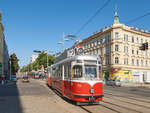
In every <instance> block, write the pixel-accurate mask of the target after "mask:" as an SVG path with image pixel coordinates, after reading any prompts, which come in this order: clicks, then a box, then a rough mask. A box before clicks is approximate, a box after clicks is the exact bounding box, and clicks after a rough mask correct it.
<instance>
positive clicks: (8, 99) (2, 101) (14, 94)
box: [0, 82, 23, 113]
mask: <svg viewBox="0 0 150 113" xmlns="http://www.w3.org/2000/svg"><path fill="white" fill-rule="evenodd" d="M0 113H23V110H22V106H21V102H20V99H19V91H18V87H17V84H16V83H15V82H8V83H7V84H5V85H3V86H2V85H0Z"/></svg>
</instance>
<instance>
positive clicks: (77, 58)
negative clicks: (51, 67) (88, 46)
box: [55, 54, 101, 64]
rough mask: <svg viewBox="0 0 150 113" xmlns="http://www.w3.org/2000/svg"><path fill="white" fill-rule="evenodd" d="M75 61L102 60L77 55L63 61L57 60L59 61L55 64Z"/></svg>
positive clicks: (95, 57)
mask: <svg viewBox="0 0 150 113" xmlns="http://www.w3.org/2000/svg"><path fill="white" fill-rule="evenodd" d="M73 60H101V59H100V58H99V57H98V56H95V55H88V54H84V55H75V56H72V57H67V58H65V59H62V60H57V61H55V64H57V63H63V62H67V61H73Z"/></svg>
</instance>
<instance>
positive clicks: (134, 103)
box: [107, 97, 150, 109]
mask: <svg viewBox="0 0 150 113" xmlns="http://www.w3.org/2000/svg"><path fill="white" fill-rule="evenodd" d="M107 98H111V97H107ZM115 99H117V100H120V101H121V102H125V103H128V104H133V105H135V106H139V107H143V108H146V109H150V107H148V106H144V105H141V104H135V103H133V102H127V101H124V100H121V99H118V98H115Z"/></svg>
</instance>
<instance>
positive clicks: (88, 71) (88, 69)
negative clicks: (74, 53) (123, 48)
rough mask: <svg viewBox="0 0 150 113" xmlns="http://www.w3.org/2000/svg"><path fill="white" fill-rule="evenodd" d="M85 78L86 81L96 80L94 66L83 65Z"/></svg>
mask: <svg viewBox="0 0 150 113" xmlns="http://www.w3.org/2000/svg"><path fill="white" fill-rule="evenodd" d="M85 78H87V79H93V78H97V68H96V66H88V65H85Z"/></svg>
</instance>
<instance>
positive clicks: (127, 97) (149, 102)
mask: <svg viewBox="0 0 150 113" xmlns="http://www.w3.org/2000/svg"><path fill="white" fill-rule="evenodd" d="M104 94H105V97H106V95H111V96H114V97H121V98H126V99H133V100H136V101H140V102H144V103H148V104H150V101H148V100H147V101H145V100H142V99H136V98H135V97H133V96H132V97H131V96H130V97H129V96H120V95H116V94H112V93H106V92H105V93H104ZM136 97H137V96H136ZM139 98H142V97H139Z"/></svg>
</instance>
